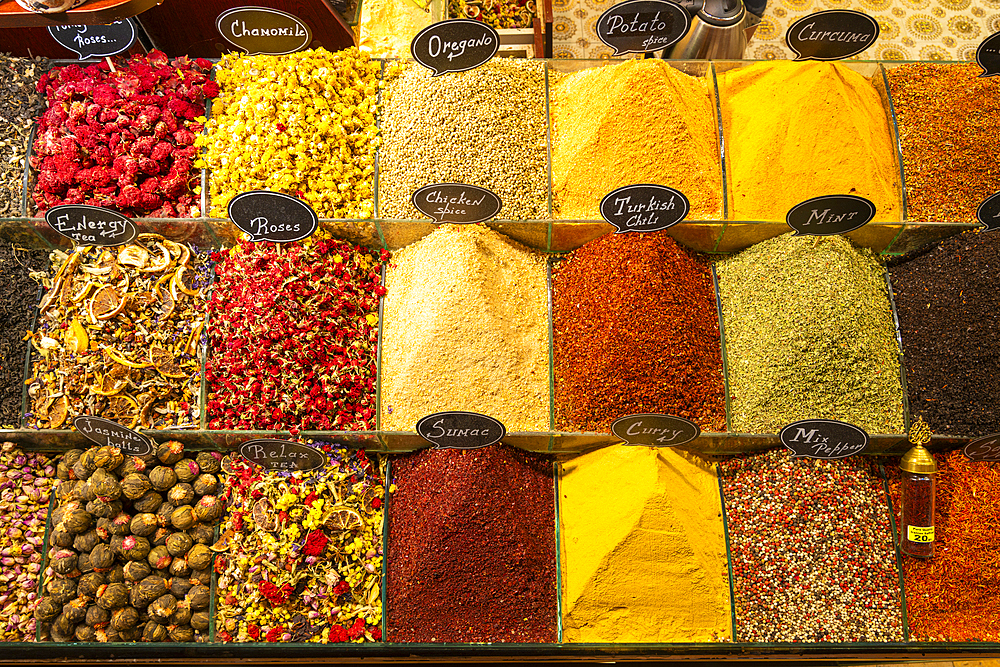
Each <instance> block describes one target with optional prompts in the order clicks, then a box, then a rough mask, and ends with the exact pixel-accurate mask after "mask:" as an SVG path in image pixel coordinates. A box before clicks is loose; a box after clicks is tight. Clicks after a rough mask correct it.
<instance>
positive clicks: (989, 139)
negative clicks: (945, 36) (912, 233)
mask: <svg viewBox="0 0 1000 667" xmlns="http://www.w3.org/2000/svg"><path fill="white" fill-rule="evenodd" d="M982 72H983V69H982V68H981V67H980V66H979V65H977V64H976V63H950V64H947V65H944V64H938V63H911V64H906V65H900V66H899V67H892V68H887V69H886V75H887V76H888V77H889V91H890V92H891V93H892V103H893V106H894V108H895V110H896V123H897V125H898V126H899V143H900V148H901V149H902V154H903V174H904V176H905V179H906V209H907V218H908V219H909V220H913V221H918V222H975V221H976V208H977V207H978V206H979V204H980V203H981V202H982V201H983V200H984V199H986V198H987V197H989V196H990V195H992V194H994V193H995V192H997V191H998V190H1000V172H998V171H997V169H996V157H995V156H996V155H997V152H998V150H1000V139H998V136H997V132H996V128H997V123H998V122H1000V95H998V94H1000V83H998V82H997V80H996V79H994V78H985V79H983V78H979V75H980V74H982Z"/></svg>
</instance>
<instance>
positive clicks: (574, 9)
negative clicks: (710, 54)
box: [553, 0, 1000, 60]
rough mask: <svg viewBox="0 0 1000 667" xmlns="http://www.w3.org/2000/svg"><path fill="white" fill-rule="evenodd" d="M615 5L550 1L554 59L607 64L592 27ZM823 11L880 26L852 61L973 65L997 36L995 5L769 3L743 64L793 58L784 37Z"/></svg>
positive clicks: (988, 1)
mask: <svg viewBox="0 0 1000 667" xmlns="http://www.w3.org/2000/svg"><path fill="white" fill-rule="evenodd" d="M615 4H617V1H616V0H553V9H554V10H555V22H554V24H553V33H554V36H555V42H554V44H553V54H554V55H555V57H556V58H607V57H609V56H610V54H611V49H610V48H608V47H607V46H605V45H604V44H603V43H602V42H601V40H599V39H598V38H597V33H596V32H595V31H594V24H595V23H596V22H597V19H598V18H599V17H600V15H601V13H602V12H603V11H604V10H605V9H607V8H608V7H611V6H612V5H615ZM825 9H855V10H858V11H861V12H864V13H866V14H868V15H870V16H872V17H873V18H874V19H875V20H876V21H878V23H879V26H881V34H880V35H879V39H878V41H877V42H876V43H875V45H874V46H872V47H871V48H870V49H868V50H867V51H864V52H862V53H861V54H859V55H857V56H855V58H858V59H863V60H975V58H976V48H977V47H978V46H979V43H980V42H981V41H982V40H983V39H985V38H986V37H988V36H989V35H991V34H992V33H995V32H1000V0H769V2H768V6H767V10H766V11H765V12H764V19H763V21H762V22H761V25H760V26H759V27H758V28H757V34H756V35H755V36H754V38H753V40H751V42H750V44H749V46H748V47H747V51H746V56H745V57H746V58H748V59H753V60H773V59H776V58H794V57H795V54H793V53H792V51H791V50H790V49H789V48H788V46H787V45H786V44H785V31H786V30H787V29H788V26H789V25H791V24H792V23H794V22H795V21H797V20H798V19H800V18H802V17H803V16H806V15H808V14H811V13H813V12H818V11H823V10H825Z"/></svg>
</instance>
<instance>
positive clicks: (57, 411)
mask: <svg viewBox="0 0 1000 667" xmlns="http://www.w3.org/2000/svg"><path fill="white" fill-rule="evenodd" d="M68 415H69V398H67V397H66V396H60V397H59V398H57V399H56V400H55V402H54V403H53V404H52V405H50V406H49V414H48V417H49V428H59V427H60V426H62V423H63V422H64V421H66V417H67V416H68Z"/></svg>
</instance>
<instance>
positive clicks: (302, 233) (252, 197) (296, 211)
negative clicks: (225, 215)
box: [228, 190, 319, 243]
mask: <svg viewBox="0 0 1000 667" xmlns="http://www.w3.org/2000/svg"><path fill="white" fill-rule="evenodd" d="M228 212H229V219H230V220H232V221H233V224H234V225H236V226H237V227H239V228H240V229H242V230H243V231H245V232H246V233H247V234H249V235H250V240H251V241H274V242H275V243H289V242H291V241H301V240H302V239H304V238H308V237H309V236H312V234H313V232H315V231H316V229H317V228H318V227H319V218H318V217H317V216H316V211H314V210H312V207H311V206H310V205H309V204H307V203H305V202H304V201H302V200H301V199H296V198H295V197H292V196H290V195H284V194H281V193H280V192H270V191H268V190H251V191H250V192H243V193H241V194H238V195H236V196H235V197H233V198H232V200H231V201H230V202H229V208H228Z"/></svg>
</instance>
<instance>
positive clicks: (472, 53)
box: [410, 19, 500, 76]
mask: <svg viewBox="0 0 1000 667" xmlns="http://www.w3.org/2000/svg"><path fill="white" fill-rule="evenodd" d="M498 50H500V34H499V33H498V32H497V31H496V30H494V29H493V28H492V27H490V26H488V25H486V24H485V23H483V22H482V21H471V20H469V19H453V20H451V21H440V22H438V23H434V24H433V25H430V26H428V27H426V28H424V29H423V30H421V31H420V32H418V33H417V36H416V37H414V38H413V41H412V42H410V53H411V54H412V55H413V59H414V60H416V61H417V62H418V63H420V64H421V65H423V66H424V67H426V68H427V69H429V70H430V71H432V72H433V73H434V74H433V75H432V76H440V75H442V74H444V73H445V72H465V71H467V70H470V69H475V68H476V67H479V66H480V65H482V64H484V63H487V62H489V61H490V59H491V58H493V56H495V55H496V54H497V51H498Z"/></svg>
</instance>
